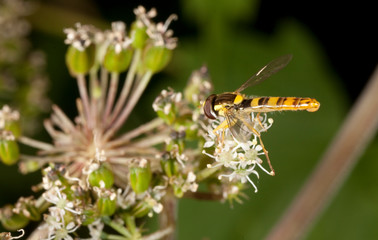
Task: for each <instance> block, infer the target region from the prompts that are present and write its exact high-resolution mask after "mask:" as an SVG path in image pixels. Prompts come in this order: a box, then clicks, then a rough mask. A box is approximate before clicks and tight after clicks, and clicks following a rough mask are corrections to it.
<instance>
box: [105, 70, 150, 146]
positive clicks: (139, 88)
mask: <svg viewBox="0 0 378 240" xmlns="http://www.w3.org/2000/svg"><path fill="white" fill-rule="evenodd" d="M152 75H153V72H152V71H147V72H146V73H145V74H144V75H143V77H142V79H141V80H140V82H138V85H137V86H136V89H135V91H133V94H132V95H131V97H130V99H129V101H128V102H127V104H126V107H125V108H124V110H123V111H122V113H121V115H120V116H119V117H118V118H117V120H116V121H115V123H114V124H112V126H111V127H110V128H109V129H108V131H107V133H106V134H105V136H104V139H105V140H108V139H109V138H110V137H112V136H113V134H114V133H115V132H116V131H117V130H118V129H119V128H120V127H121V126H122V125H123V124H124V122H125V121H126V119H127V118H128V116H129V115H130V113H131V111H132V110H133V109H134V107H135V105H136V103H137V102H138V100H139V98H140V96H141V95H142V93H143V91H144V89H145V88H146V87H147V84H148V82H149V81H150V79H151V77H152Z"/></svg>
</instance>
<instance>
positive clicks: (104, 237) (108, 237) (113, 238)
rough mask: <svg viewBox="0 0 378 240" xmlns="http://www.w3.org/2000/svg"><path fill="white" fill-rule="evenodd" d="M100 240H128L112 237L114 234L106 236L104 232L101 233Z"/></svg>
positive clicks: (126, 239) (121, 237)
mask: <svg viewBox="0 0 378 240" xmlns="http://www.w3.org/2000/svg"><path fill="white" fill-rule="evenodd" d="M101 239H108V240H128V239H129V238H127V237H123V236H119V235H114V234H106V233H104V232H102V233H101Z"/></svg>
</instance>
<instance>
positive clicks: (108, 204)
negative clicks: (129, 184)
mask: <svg viewBox="0 0 378 240" xmlns="http://www.w3.org/2000/svg"><path fill="white" fill-rule="evenodd" d="M115 196H116V195H115V194H114V195H110V196H108V197H106V196H104V197H100V198H99V199H98V200H97V211H98V213H99V214H100V215H101V216H111V215H113V214H114V213H115V210H116V207H117V201H116V197H115Z"/></svg>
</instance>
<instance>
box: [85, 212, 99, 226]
mask: <svg viewBox="0 0 378 240" xmlns="http://www.w3.org/2000/svg"><path fill="white" fill-rule="evenodd" d="M81 217H82V219H81V221H82V224H83V225H84V226H88V225H89V224H91V223H93V222H94V221H95V220H96V219H98V217H99V216H98V215H97V213H96V212H95V211H94V210H92V209H86V210H84V211H83V214H82V215H81Z"/></svg>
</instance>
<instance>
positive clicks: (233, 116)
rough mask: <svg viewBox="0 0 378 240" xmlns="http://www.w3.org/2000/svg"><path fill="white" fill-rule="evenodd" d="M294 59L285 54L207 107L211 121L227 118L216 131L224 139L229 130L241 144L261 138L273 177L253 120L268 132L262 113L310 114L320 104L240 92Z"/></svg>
mask: <svg viewBox="0 0 378 240" xmlns="http://www.w3.org/2000/svg"><path fill="white" fill-rule="evenodd" d="M291 59H292V55H284V56H281V57H279V58H277V59H275V60H273V61H271V62H270V63H268V64H267V65H265V66H264V67H263V68H261V69H260V70H259V71H258V72H257V73H256V74H255V75H253V76H252V77H250V78H249V79H248V80H247V81H246V82H245V83H244V84H243V85H241V86H240V87H239V88H238V89H236V90H235V91H234V92H226V93H222V94H212V95H210V96H209V97H208V98H207V99H206V101H205V102H204V104H203V111H204V114H205V115H206V117H208V118H209V119H217V118H218V117H219V116H221V117H224V118H225V120H224V121H223V122H222V123H220V124H219V125H218V126H217V127H216V128H215V129H214V130H213V132H214V133H215V134H216V132H217V131H218V130H223V137H222V140H223V138H224V131H225V130H226V129H229V130H230V132H231V134H232V136H233V137H234V138H235V139H236V140H237V141H239V142H240V141H241V142H245V141H247V140H248V139H247V137H248V136H251V133H252V134H254V135H255V136H257V137H258V138H259V140H260V145H261V147H262V149H263V151H264V153H265V156H266V158H267V160H268V164H269V167H270V169H271V175H274V170H273V167H272V165H271V163H270V159H269V156H268V151H267V150H266V149H265V147H264V145H263V143H262V141H261V136H260V132H259V131H257V130H256V128H255V127H254V126H256V125H255V124H254V123H253V121H258V122H259V126H260V128H261V129H263V130H264V127H263V124H262V123H261V120H260V114H261V113H266V112H273V111H288V110H289V111H298V110H307V111H308V112H315V111H317V110H318V109H319V107H320V103H319V102H318V101H317V100H316V99H314V98H300V97H246V96H245V95H244V94H241V93H240V92H242V91H243V90H245V89H246V88H248V87H251V86H255V85H257V84H259V83H261V82H262V81H264V80H265V79H267V78H269V77H270V76H271V75H273V74H274V73H276V72H278V71H280V70H281V69H282V68H284V67H285V66H286V65H287V64H288V63H289V62H290V60H291ZM251 113H257V116H256V117H255V118H254V119H252V114H251Z"/></svg>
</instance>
